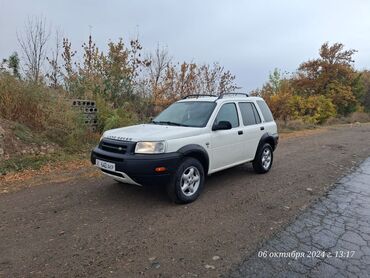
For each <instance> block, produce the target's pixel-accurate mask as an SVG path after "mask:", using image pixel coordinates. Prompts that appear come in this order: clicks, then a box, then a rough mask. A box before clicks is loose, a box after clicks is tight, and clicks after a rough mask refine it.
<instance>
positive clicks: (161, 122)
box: [152, 121, 188, 126]
mask: <svg viewBox="0 0 370 278" xmlns="http://www.w3.org/2000/svg"><path fill="white" fill-rule="evenodd" d="M152 123H153V124H159V125H174V126H188V125H184V124H180V123H175V122H170V121H152Z"/></svg>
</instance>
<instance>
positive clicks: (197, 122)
mask: <svg viewBox="0 0 370 278" xmlns="http://www.w3.org/2000/svg"><path fill="white" fill-rule="evenodd" d="M215 106H216V103H215V102H211V101H184V102H175V103H174V104H172V105H170V106H169V107H168V108H167V109H165V110H164V111H162V113H160V114H159V115H158V116H157V117H156V118H155V119H154V120H153V121H152V123H153V124H163V125H175V126H189V127H205V126H206V125H207V122H208V119H209V117H210V116H211V114H212V112H213V109H214V108H215Z"/></svg>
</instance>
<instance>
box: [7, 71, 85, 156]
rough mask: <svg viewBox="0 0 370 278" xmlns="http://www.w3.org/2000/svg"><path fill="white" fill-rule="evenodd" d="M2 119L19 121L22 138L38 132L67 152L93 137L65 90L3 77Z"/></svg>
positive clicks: (11, 77) (9, 76) (8, 76)
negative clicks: (29, 130) (31, 132)
mask: <svg viewBox="0 0 370 278" xmlns="http://www.w3.org/2000/svg"><path fill="white" fill-rule="evenodd" d="M0 117H2V118H5V119H7V120H11V121H15V122H17V123H18V124H19V126H20V127H22V128H19V130H18V132H19V135H20V136H25V137H27V134H28V133H29V132H27V129H32V130H33V131H36V132H38V133H39V134H40V135H41V136H42V137H43V138H45V139H46V140H50V141H52V142H55V143H57V144H59V145H60V146H62V147H65V148H66V149H67V150H76V149H79V148H81V144H83V143H86V142H88V141H90V140H91V139H89V138H91V136H89V134H88V130H87V128H86V127H85V126H84V124H83V121H82V115H81V114H80V113H79V112H78V111H76V110H73V109H72V107H71V106H70V102H69V101H68V98H67V95H66V93H65V92H64V91H63V90H56V89H50V88H48V87H46V86H45V85H42V84H39V85H36V84H34V83H31V82H27V81H22V80H19V79H16V78H15V77H13V76H11V75H9V74H6V73H5V74H1V75H0Z"/></svg>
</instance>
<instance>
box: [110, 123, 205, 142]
mask: <svg viewBox="0 0 370 278" xmlns="http://www.w3.org/2000/svg"><path fill="white" fill-rule="evenodd" d="M201 129H202V128H197V127H183V126H168V125H155V124H141V125H134V126H128V127H122V128H117V129H112V130H108V131H106V132H105V133H104V138H110V139H114V140H122V141H135V142H137V141H163V140H170V139H177V138H184V137H189V136H194V135H198V134H200V133H201Z"/></svg>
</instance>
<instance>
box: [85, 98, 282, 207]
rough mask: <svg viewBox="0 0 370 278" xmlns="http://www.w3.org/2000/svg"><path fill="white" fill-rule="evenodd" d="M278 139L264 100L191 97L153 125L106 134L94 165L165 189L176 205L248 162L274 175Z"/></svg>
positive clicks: (94, 156) (93, 156) (127, 179)
mask: <svg viewBox="0 0 370 278" xmlns="http://www.w3.org/2000/svg"><path fill="white" fill-rule="evenodd" d="M278 138H279V137H278V134H277V127H276V123H275V121H274V119H273V117H272V114H271V112H270V109H269V108H268V106H267V104H266V103H265V101H264V100H263V99H262V98H259V97H249V96H248V95H246V94H224V95H222V96H219V97H217V96H208V95H207V96H206V95H191V96H188V97H186V98H184V99H182V100H180V101H177V102H175V103H173V104H172V105H170V106H169V107H168V108H167V109H165V110H164V111H163V112H162V113H160V114H159V115H158V116H157V117H156V118H155V119H154V120H153V121H152V122H151V123H149V124H141V125H134V126H129V127H124V128H118V129H112V130H109V131H106V132H104V134H103V136H102V138H101V140H100V143H99V145H98V146H97V147H96V148H95V149H94V150H93V151H92V153H91V162H92V163H93V164H94V165H96V166H97V167H99V168H100V169H101V170H102V171H103V172H104V173H105V174H107V175H108V176H111V177H113V178H114V179H115V180H117V181H120V182H123V183H131V184H136V185H148V184H165V185H166V186H167V192H168V194H169V196H170V197H171V199H172V200H173V201H175V202H177V203H189V202H192V201H194V200H195V199H197V198H198V196H199V195H200V193H201V191H202V189H203V184H204V180H205V176H206V175H211V174H213V173H215V172H218V171H221V170H224V169H226V168H230V167H233V166H236V165H239V164H243V163H246V162H253V167H254V169H255V171H256V172H257V173H266V172H268V171H269V170H270V168H271V166H272V161H273V151H274V150H275V148H276V146H277V144H278Z"/></svg>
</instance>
